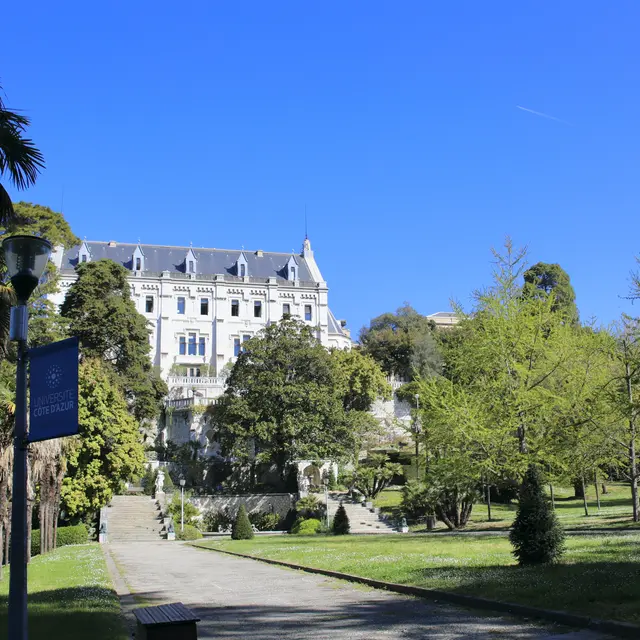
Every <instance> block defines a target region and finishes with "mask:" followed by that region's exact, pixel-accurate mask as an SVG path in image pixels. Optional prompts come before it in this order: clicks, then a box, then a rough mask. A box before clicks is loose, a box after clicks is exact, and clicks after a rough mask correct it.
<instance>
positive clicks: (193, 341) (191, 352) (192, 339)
mask: <svg viewBox="0 0 640 640" xmlns="http://www.w3.org/2000/svg"><path fill="white" fill-rule="evenodd" d="M189 355H190V356H195V355H196V334H195V333H190V334H189Z"/></svg>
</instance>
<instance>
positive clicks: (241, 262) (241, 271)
mask: <svg viewBox="0 0 640 640" xmlns="http://www.w3.org/2000/svg"><path fill="white" fill-rule="evenodd" d="M248 273H249V266H248V263H247V257H246V256H245V255H244V252H242V253H241V254H240V255H239V256H238V259H237V260H236V275H237V276H239V277H240V278H244V277H245V276H246V275H247V274H248Z"/></svg>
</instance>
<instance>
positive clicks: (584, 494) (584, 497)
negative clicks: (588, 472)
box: [580, 474, 589, 516]
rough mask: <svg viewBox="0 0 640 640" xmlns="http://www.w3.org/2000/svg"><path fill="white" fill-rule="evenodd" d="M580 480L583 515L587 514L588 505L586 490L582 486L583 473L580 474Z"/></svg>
mask: <svg viewBox="0 0 640 640" xmlns="http://www.w3.org/2000/svg"><path fill="white" fill-rule="evenodd" d="M580 481H581V483H582V504H583V505H584V515H585V516H589V506H588V505H587V491H586V489H585V486H584V474H582V475H581V476H580Z"/></svg>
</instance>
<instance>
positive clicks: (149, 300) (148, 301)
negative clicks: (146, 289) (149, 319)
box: [144, 296, 153, 313]
mask: <svg viewBox="0 0 640 640" xmlns="http://www.w3.org/2000/svg"><path fill="white" fill-rule="evenodd" d="M144 310H145V312H146V313H153V296H147V297H146V298H145V300H144Z"/></svg>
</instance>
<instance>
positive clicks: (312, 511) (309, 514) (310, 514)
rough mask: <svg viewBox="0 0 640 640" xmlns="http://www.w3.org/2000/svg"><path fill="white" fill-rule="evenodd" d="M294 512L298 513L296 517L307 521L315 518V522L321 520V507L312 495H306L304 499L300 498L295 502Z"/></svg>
mask: <svg viewBox="0 0 640 640" xmlns="http://www.w3.org/2000/svg"><path fill="white" fill-rule="evenodd" d="M296 511H297V512H298V517H300V518H304V519H305V520H306V519H309V518H315V519H317V520H321V519H322V512H323V507H322V504H321V502H320V500H318V498H316V496H314V495H308V496H306V497H305V498H300V500H298V502H296Z"/></svg>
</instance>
